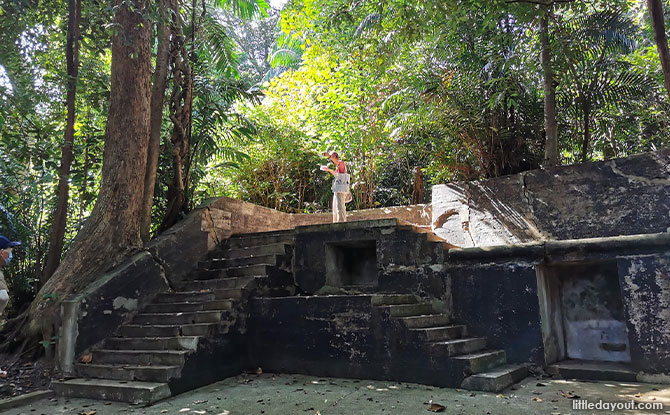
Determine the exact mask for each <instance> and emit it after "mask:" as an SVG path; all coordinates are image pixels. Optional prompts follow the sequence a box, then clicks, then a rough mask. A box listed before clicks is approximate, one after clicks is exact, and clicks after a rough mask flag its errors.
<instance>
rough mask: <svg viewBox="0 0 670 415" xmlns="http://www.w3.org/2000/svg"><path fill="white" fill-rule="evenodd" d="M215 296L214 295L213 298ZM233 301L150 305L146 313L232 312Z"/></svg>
mask: <svg viewBox="0 0 670 415" xmlns="http://www.w3.org/2000/svg"><path fill="white" fill-rule="evenodd" d="M213 296H214V294H212V297H213ZM232 308H233V302H232V301H231V300H213V301H204V302H188V303H157V304H148V305H147V306H146V307H145V308H144V312H145V313H179V312H186V311H209V310H226V311H227V310H232Z"/></svg>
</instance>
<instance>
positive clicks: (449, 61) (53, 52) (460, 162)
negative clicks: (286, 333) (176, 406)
mask: <svg viewBox="0 0 670 415" xmlns="http://www.w3.org/2000/svg"><path fill="white" fill-rule="evenodd" d="M669 10H670V6H669V5H668V4H667V2H663V1H661V0H647V1H641V0H594V1H571V0H486V1H484V0H439V1H438V0H417V1H407V0H385V1H372V0H322V1H315V0H290V1H288V2H287V3H283V2H276V3H273V2H267V1H266V0H203V1H202V2H198V1H195V0H193V1H184V0H157V1H149V0H124V1H120V0H115V1H113V2H100V1H92V2H82V1H81V0H68V1H63V0H43V1H36V0H19V1H16V0H1V1H0V234H4V235H6V236H7V237H10V238H13V240H20V241H22V242H23V246H22V247H21V249H16V250H15V252H14V257H15V259H14V262H13V265H12V267H11V269H8V270H6V272H5V276H6V277H7V280H8V283H9V286H10V287H9V288H10V292H11V302H10V307H9V308H8V309H7V311H6V317H7V318H8V322H7V324H6V326H5V328H4V331H3V334H0V340H1V341H2V345H1V347H2V348H3V349H4V350H10V349H16V348H17V347H18V346H21V345H23V346H25V345H27V344H31V343H35V342H39V344H40V345H41V346H40V348H38V349H37V350H35V349H34V348H33V349H32V350H33V353H38V352H39V353H41V352H43V351H46V353H47V355H48V354H49V353H50V350H51V349H52V348H53V345H54V343H55V339H56V337H57V335H56V333H55V327H57V319H58V312H57V305H58V304H59V302H60V301H61V300H62V299H63V298H65V297H66V296H67V295H68V294H70V293H73V292H77V290H79V289H81V288H82V287H84V286H86V284H88V283H89V282H90V281H92V280H94V279H95V277H96V276H98V275H100V273H101V272H104V271H105V270H108V269H110V268H111V267H113V266H114V265H116V264H118V263H119V261H121V259H122V258H124V257H125V256H126V255H127V254H128V253H130V252H133V251H136V250H139V249H142V247H143V245H144V244H145V243H146V242H147V241H148V240H150V238H152V237H153V236H155V235H157V234H160V233H161V232H163V231H165V230H166V229H168V228H169V227H170V226H172V225H174V224H175V223H177V222H178V221H179V220H180V219H181V218H183V217H185V215H186V214H188V212H189V211H191V210H192V209H194V208H195V207H196V206H198V205H200V204H201V203H203V202H205V201H206V200H208V199H211V198H214V197H219V196H229V197H233V198H238V199H242V200H245V201H248V202H252V203H256V204H259V205H262V206H266V207H270V208H274V209H278V210H281V211H285V212H303V213H310V212H322V211H327V210H328V209H329V203H330V196H331V194H330V181H329V178H328V177H327V176H326V175H325V174H324V173H323V172H322V171H320V170H319V165H320V164H324V163H325V160H324V158H323V157H322V155H321V154H322V153H323V152H324V151H326V150H335V151H338V152H339V153H340V155H341V156H342V158H343V159H344V161H345V162H346V163H347V164H348V166H349V169H350V171H351V173H352V177H353V180H352V193H353V202H352V204H351V206H352V207H353V208H358V209H366V208H373V207H383V206H395V205H406V204H412V203H428V202H430V200H429V199H430V197H429V195H430V191H429V188H430V186H431V185H433V184H439V183H446V182H452V181H464V180H476V179H482V178H490V177H496V176H502V175H507V174H513V173H518V172H521V171H525V170H530V169H537V168H550V167H551V166H558V165H569V164H574V163H583V162H589V161H595V160H607V159H611V158H616V157H624V156H627V155H631V154H635V153H640V152H645V151H655V150H658V149H661V148H664V147H666V146H667V145H668V143H669V142H670V112H669V110H670V106H669V101H668V98H669V95H668V94H669V91H670V53H669V52H668V45H667V38H666V25H665V21H666V19H667V17H668V16H670V15H668V14H667V13H668V11H669ZM419 177H420V178H421V181H420V182H419V183H420V186H421V187H422V188H423V190H424V191H423V192H419V194H420V196H419V197H417V192H416V191H415V189H414V188H415V185H416V183H417V180H418V178H419ZM42 346H43V347H42Z"/></svg>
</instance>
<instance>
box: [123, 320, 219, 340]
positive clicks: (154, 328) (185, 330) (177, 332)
mask: <svg viewBox="0 0 670 415" xmlns="http://www.w3.org/2000/svg"><path fill="white" fill-rule="evenodd" d="M219 324H220V323H200V324H168V325H164V324H163V325H150V326H148V325H144V324H125V325H123V326H121V327H120V328H119V336H121V337H147V336H155V337H173V336H206V335H208V334H209V333H211V332H212V331H213V330H214V329H215V328H216V327H217V326H218V325H219Z"/></svg>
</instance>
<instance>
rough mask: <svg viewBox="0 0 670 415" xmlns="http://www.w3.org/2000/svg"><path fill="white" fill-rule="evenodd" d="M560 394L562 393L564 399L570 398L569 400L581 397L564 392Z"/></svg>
mask: <svg viewBox="0 0 670 415" xmlns="http://www.w3.org/2000/svg"><path fill="white" fill-rule="evenodd" d="M560 392H561V395H563V397H564V398H568V399H579V395H575V394H574V393H572V392H563V391H560Z"/></svg>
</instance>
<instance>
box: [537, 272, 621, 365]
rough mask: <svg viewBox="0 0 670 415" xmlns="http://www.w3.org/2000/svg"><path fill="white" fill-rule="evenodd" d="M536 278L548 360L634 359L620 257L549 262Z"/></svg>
mask: <svg viewBox="0 0 670 415" xmlns="http://www.w3.org/2000/svg"><path fill="white" fill-rule="evenodd" d="M538 283H539V285H540V290H539V294H540V309H541V313H542V320H543V321H542V327H543V337H544V342H545V355H546V358H547V363H553V362H555V361H557V360H562V359H578V360H596V361H611V362H630V350H629V344H628V332H627V329H626V320H625V317H624V308H623V299H622V294H621V288H620V285H619V275H618V270H617V264H616V261H614V260H607V261H589V262H565V263H557V264H551V265H545V266H543V267H541V269H538Z"/></svg>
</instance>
